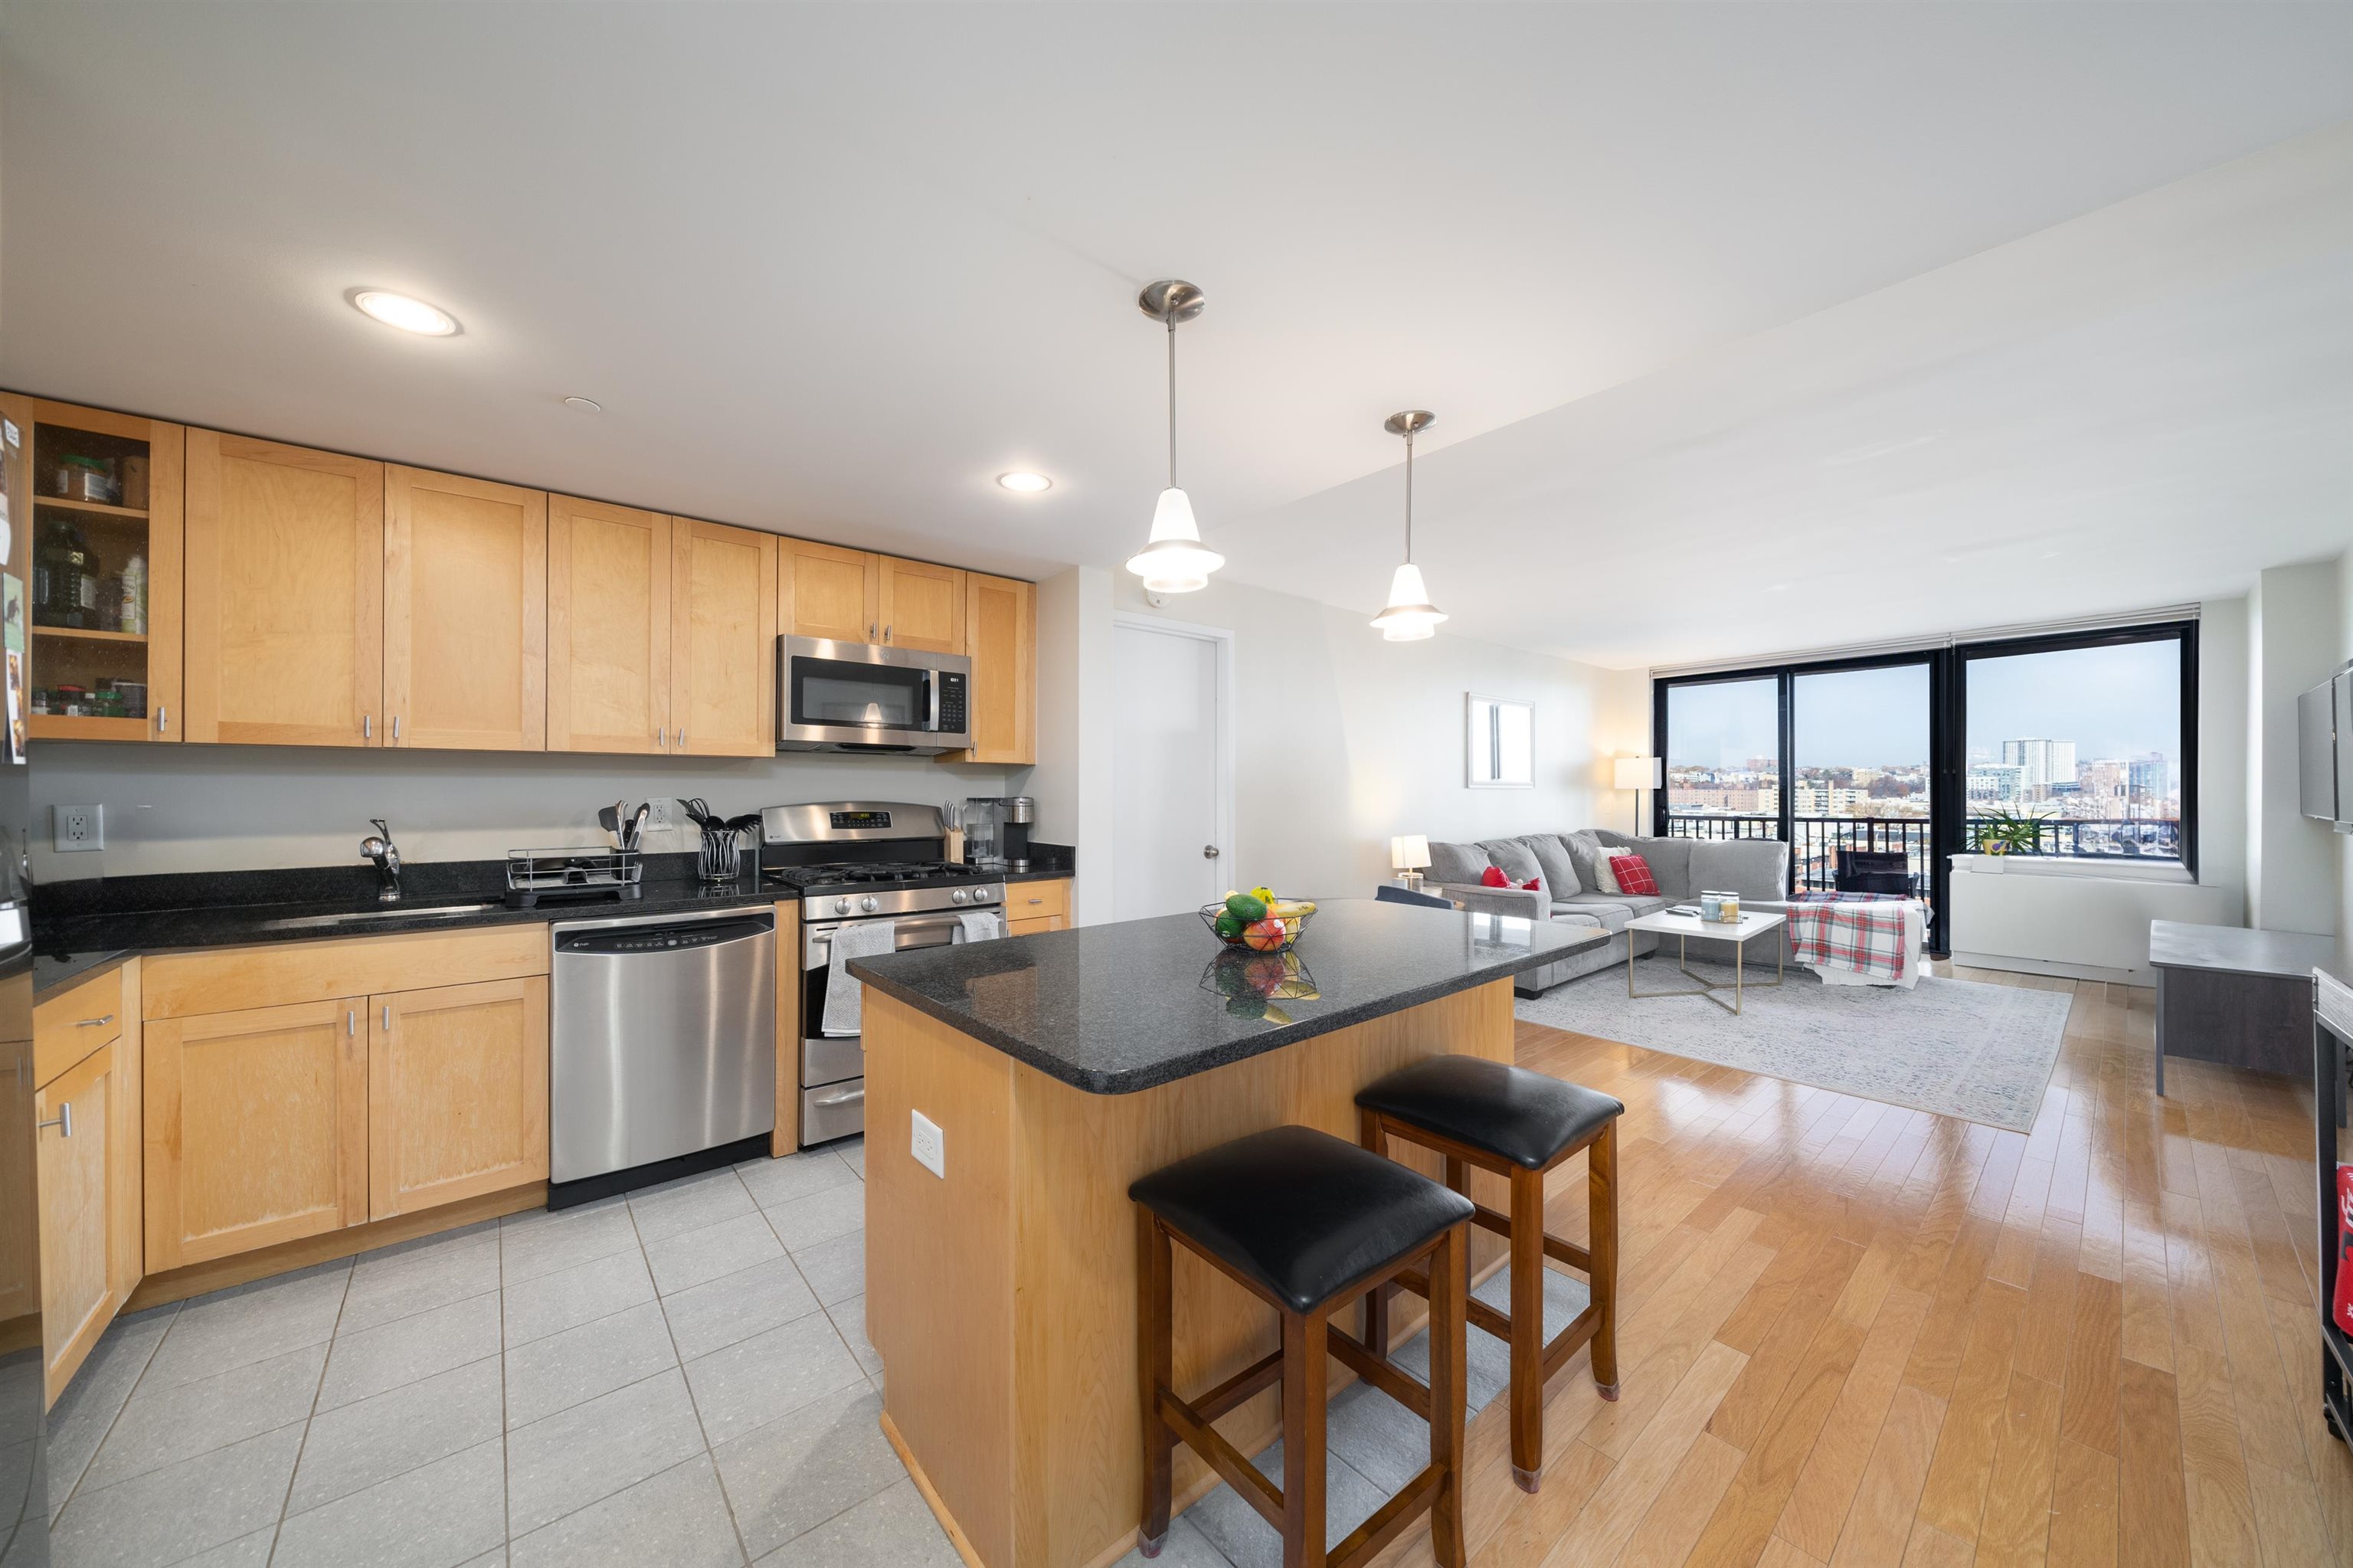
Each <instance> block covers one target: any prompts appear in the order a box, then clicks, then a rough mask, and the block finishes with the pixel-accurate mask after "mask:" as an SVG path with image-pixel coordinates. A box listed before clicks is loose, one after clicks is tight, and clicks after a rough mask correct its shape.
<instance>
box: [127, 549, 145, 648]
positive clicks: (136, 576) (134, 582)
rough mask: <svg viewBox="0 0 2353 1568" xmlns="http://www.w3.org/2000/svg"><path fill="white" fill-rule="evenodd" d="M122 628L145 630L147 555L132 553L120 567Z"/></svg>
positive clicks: (137, 630) (130, 630) (140, 631)
mask: <svg viewBox="0 0 2353 1568" xmlns="http://www.w3.org/2000/svg"><path fill="white" fill-rule="evenodd" d="M121 625H122V630H125V631H129V632H135V633H137V634H139V635H141V636H144V635H145V634H146V631H147V557H146V556H139V555H134V556H132V557H131V559H130V561H129V563H128V564H126V565H125V566H124V567H123V568H122V620H121Z"/></svg>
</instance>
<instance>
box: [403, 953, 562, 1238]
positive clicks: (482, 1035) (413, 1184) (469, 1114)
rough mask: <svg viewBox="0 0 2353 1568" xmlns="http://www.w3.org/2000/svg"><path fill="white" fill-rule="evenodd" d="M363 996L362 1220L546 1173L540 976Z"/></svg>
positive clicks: (538, 1177)
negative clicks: (364, 1200) (364, 1119)
mask: <svg viewBox="0 0 2353 1568" xmlns="http://www.w3.org/2000/svg"><path fill="white" fill-rule="evenodd" d="M367 1006H368V1090H367V1139H368V1213H367V1215H366V1217H367V1218H369V1219H375V1220H387V1219H390V1218H391V1217H392V1216H393V1215H395V1214H403V1213H411V1212H413V1211H415V1210H417V1209H429V1208H431V1207H433V1206H434V1205H435V1204H437V1203H454V1202H458V1201H459V1199H461V1198H472V1197H478V1196H480V1194H482V1193H484V1192H503V1191H504V1190H505V1189H507V1188H509V1187H520V1186H522V1184H523V1183H524V1182H526V1181H543V1180H545V1179H546V1176H547V978H546V977H545V976H544V975H533V976H531V977H529V978H528V979H524V980H487V981H484V982H483V983H481V984H480V985H451V986H440V987H437V988H435V989H434V990H431V991H400V992H396V994H394V995H391V996H374V997H370V998H369V999H368V1002H367Z"/></svg>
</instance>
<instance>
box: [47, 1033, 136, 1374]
mask: <svg viewBox="0 0 2353 1568" xmlns="http://www.w3.org/2000/svg"><path fill="white" fill-rule="evenodd" d="M137 1071H138V1069H137V1065H136V1062H135V1059H134V1053H133V1052H132V1050H130V1049H129V1048H128V1047H127V1046H126V1045H125V1044H124V1043H123V1042H121V1041H119V1040H118V1041H114V1042H111V1043H110V1044H104V1045H101V1046H100V1047H99V1048H98V1049H97V1050H95V1051H92V1052H91V1053H90V1054H89V1055H87V1056H85V1057H83V1058H82V1059H81V1060H80V1061H79V1062H78V1063H76V1064H75V1065H72V1066H70V1067H69V1068H67V1069H66V1070H65V1071H63V1072H61V1073H59V1074H58V1075H57V1076H56V1077H54V1078H52V1079H50V1080H49V1082H48V1083H47V1084H46V1085H44V1086H42V1087H41V1088H40V1089H39V1090H38V1091H37V1093H36V1094H35V1095H34V1098H33V1104H34V1109H35V1111H36V1113H37V1115H36V1118H35V1120H36V1122H37V1125H38V1128H39V1131H38V1134H37V1136H38V1138H39V1139H40V1141H39V1144H38V1146H37V1150H38V1152H37V1159H38V1160H39V1161H40V1233H41V1320H42V1366H41V1372H42V1380H43V1384H44V1388H43V1393H44V1397H45V1399H46V1401H47V1402H48V1403H51V1404H54V1403H55V1402H56V1400H57V1397H58V1394H59V1393H63V1392H64V1390H65V1386H66V1383H67V1382H68V1381H69V1380H70V1379H71V1378H72V1376H73V1374H74V1372H75V1371H76V1370H77V1369H78V1368H79V1367H80V1365H81V1363H82V1360H83V1358H84V1357H86V1356H88V1355H89V1354H90V1349H91V1347H93V1346H94V1345H96V1344H97V1343H98V1337H99V1336H100V1334H102V1333H104V1332H105V1331H106V1326H107V1325H108V1324H109V1323H111V1322H112V1321H113V1320H114V1315H115V1313H117V1312H119V1311H120V1310H121V1308H122V1303H123V1302H124V1301H125V1300H127V1299H128V1298H130V1295H131V1292H132V1290H133V1289H134V1288H136V1287H137V1286H138V1284H139V1266H140V1262H139V1259H140V1249H139V1226H138V1208H137V1204H138V1201H139V1199H138V1187H139V1139H138V1132H137V1123H136V1118H135V1114H134V1111H133V1108H132V1107H135V1105H136V1103H137V1097H138V1090H137V1087H136V1085H135V1084H134V1083H133V1082H132V1080H133V1078H134V1077H135V1075H136V1074H137Z"/></svg>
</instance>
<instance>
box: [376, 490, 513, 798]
mask: <svg viewBox="0 0 2353 1568" xmlns="http://www.w3.org/2000/svg"><path fill="white" fill-rule="evenodd" d="M384 514H385V515H384V698H385V713H386V714H387V715H389V716H390V718H391V721H392V722H391V731H390V734H389V736H387V737H386V738H387V740H388V742H389V743H390V744H391V745H394V746H406V747H437V748H440V749H444V750H459V751H544V750H545V749H547V493H546V492H545V491H541V490H523V489H520V488H518V487H516V486H514V485H512V484H496V483H492V482H491V481H489V480H485V479H466V478H462V477H460V476H459V475H456V474H446V473H429V472H427V471H425V470H423V469H415V468H402V467H398V466H394V467H390V468H387V469H385V476H384Z"/></svg>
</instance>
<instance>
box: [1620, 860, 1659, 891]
mask: <svg viewBox="0 0 2353 1568" xmlns="http://www.w3.org/2000/svg"><path fill="white" fill-rule="evenodd" d="M1609 874H1610V875H1611V876H1614V877H1616V878H1617V879H1618V891H1619V892H1620V893H1632V894H1639V895H1643V896H1646V897H1651V898H1655V897H1657V896H1658V894H1659V879H1658V878H1657V877H1655V876H1652V875H1651V863H1650V862H1648V861H1646V860H1644V859H1643V858H1642V857H1641V855H1638V854H1613V855H1611V856H1610V857H1609Z"/></svg>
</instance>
